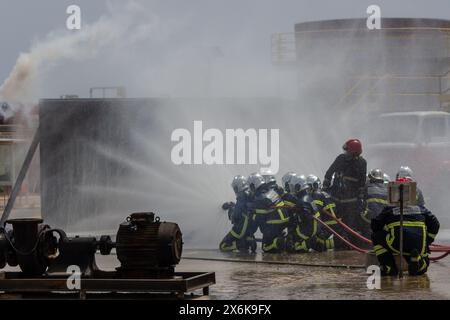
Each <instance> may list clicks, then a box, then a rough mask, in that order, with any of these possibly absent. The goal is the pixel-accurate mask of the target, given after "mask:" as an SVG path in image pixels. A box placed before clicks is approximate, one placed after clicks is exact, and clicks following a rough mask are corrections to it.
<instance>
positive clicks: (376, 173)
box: [367, 169, 384, 182]
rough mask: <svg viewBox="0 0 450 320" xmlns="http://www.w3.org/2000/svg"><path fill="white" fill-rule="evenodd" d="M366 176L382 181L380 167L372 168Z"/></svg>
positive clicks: (370, 179) (372, 179)
mask: <svg viewBox="0 0 450 320" xmlns="http://www.w3.org/2000/svg"><path fill="white" fill-rule="evenodd" d="M367 176H368V177H369V181H379V182H384V173H383V171H381V169H372V170H370V172H369V174H368V175H367Z"/></svg>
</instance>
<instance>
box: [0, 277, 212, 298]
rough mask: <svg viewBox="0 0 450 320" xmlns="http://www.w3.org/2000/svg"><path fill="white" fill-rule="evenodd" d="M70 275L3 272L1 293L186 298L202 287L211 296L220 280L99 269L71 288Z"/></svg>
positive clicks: (4, 295)
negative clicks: (133, 275)
mask: <svg viewBox="0 0 450 320" xmlns="http://www.w3.org/2000/svg"><path fill="white" fill-rule="evenodd" d="M67 277H68V275H67ZM67 277H48V276H47V277H46V276H43V277H38V278H25V277H24V276H23V274H22V273H20V272H1V273H0V292H3V293H0V299H2V298H4V299H15V298H26V297H27V296H28V297H32V298H33V299H35V298H37V297H39V296H40V297H42V298H47V297H48V298H51V297H50V296H56V297H57V298H73V297H74V296H75V298H79V299H86V298H87V295H88V294H90V295H91V296H93V297H94V296H96V298H108V296H109V297H111V298H114V297H117V298H120V299H128V298H132V299H136V296H139V297H141V298H145V299H154V298H159V297H162V298H164V297H166V298H167V297H172V298H173V297H174V298H178V299H183V298H184V297H185V294H186V293H192V292H193V291H195V290H198V289H202V292H203V295H209V286H210V285H213V284H215V283H216V275H215V273H214V272H176V273H175V276H174V277H172V278H167V279H123V278H117V277H116V272H115V271H99V272H97V273H96V275H95V277H92V278H82V279H81V286H80V289H73V290H70V289H68V287H67ZM53 298H54V297H53Z"/></svg>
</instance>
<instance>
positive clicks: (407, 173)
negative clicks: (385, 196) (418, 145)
mask: <svg viewBox="0 0 450 320" xmlns="http://www.w3.org/2000/svg"><path fill="white" fill-rule="evenodd" d="M399 178H410V179H413V171H412V170H411V168H410V167H407V166H401V167H400V169H398V172H397V175H396V177H395V179H399Z"/></svg>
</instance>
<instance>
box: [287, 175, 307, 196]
mask: <svg viewBox="0 0 450 320" xmlns="http://www.w3.org/2000/svg"><path fill="white" fill-rule="evenodd" d="M288 185H289V192H291V193H297V192H300V191H303V190H305V189H306V188H309V185H308V184H307V183H306V177H305V176H304V175H300V176H294V177H292V179H291V180H289V184H288Z"/></svg>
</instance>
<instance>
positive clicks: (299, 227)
mask: <svg viewBox="0 0 450 320" xmlns="http://www.w3.org/2000/svg"><path fill="white" fill-rule="evenodd" d="M289 190H291V192H292V193H293V195H294V196H295V198H296V205H295V208H294V209H293V211H294V214H293V215H292V216H291V221H290V225H289V228H288V237H287V241H286V249H287V251H288V252H294V253H306V252H309V251H310V249H312V250H316V251H323V250H324V247H323V246H322V245H321V244H319V242H318V241H317V239H316V236H317V233H318V232H320V226H318V222H317V221H316V220H315V219H314V218H319V217H320V212H319V209H318V208H317V207H316V205H315V204H314V202H313V199H312V197H311V192H310V191H311V190H310V186H309V185H308V184H307V183H306V178H305V177H304V176H295V177H293V178H292V179H291V180H290V182H289Z"/></svg>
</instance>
